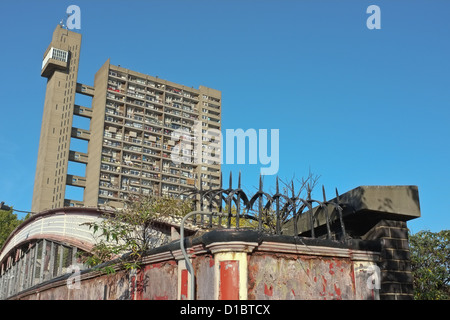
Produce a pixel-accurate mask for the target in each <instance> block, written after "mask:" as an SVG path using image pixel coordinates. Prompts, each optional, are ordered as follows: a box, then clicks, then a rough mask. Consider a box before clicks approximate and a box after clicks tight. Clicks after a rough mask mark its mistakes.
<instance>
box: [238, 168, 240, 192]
mask: <svg viewBox="0 0 450 320" xmlns="http://www.w3.org/2000/svg"><path fill="white" fill-rule="evenodd" d="M240 188H241V170H239V177H238V189H240Z"/></svg>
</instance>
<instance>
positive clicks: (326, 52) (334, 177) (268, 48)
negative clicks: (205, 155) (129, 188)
mask: <svg viewBox="0 0 450 320" xmlns="http://www.w3.org/2000/svg"><path fill="white" fill-rule="evenodd" d="M71 4H76V5H78V6H79V7H80V9H81V30H80V32H81V33H82V35H83V40H82V48H81V57H80V70H79V78H78V82H82V83H86V84H93V80H94V74H95V72H96V71H97V70H98V69H99V68H100V66H101V65H102V64H103V63H104V62H105V61H106V60H107V59H108V58H111V63H112V64H115V65H118V64H120V65H121V66H123V67H126V68H129V69H132V70H136V71H140V72H142V73H146V74H150V75H154V76H155V75H158V76H159V77H160V78H163V79H167V80H170V81H173V82H177V83H182V84H184V85H187V86H193V87H198V86H199V85H204V86H208V87H211V88H215V89H218V90H221V91H222V108H223V109H222V129H223V130H225V129H228V128H229V129H237V128H242V129H244V130H246V129H249V128H254V129H256V130H258V129H279V130H280V131H279V132H280V155H279V158H280V170H279V172H278V175H279V176H280V178H283V179H290V178H292V177H293V176H294V175H295V177H296V178H301V177H302V176H306V175H307V174H308V171H309V170H311V171H312V172H313V173H315V174H318V175H320V176H321V177H320V180H319V183H320V184H324V185H325V187H326V190H327V193H328V194H329V195H331V194H332V192H333V190H334V188H338V189H339V191H340V192H341V193H343V192H345V191H348V190H351V189H353V188H356V187H358V186H360V185H417V186H418V187H419V197H420V203H421V212H422V217H421V218H419V219H416V220H414V221H411V222H410V223H409V224H408V225H409V227H410V228H411V229H412V231H413V232H417V231H419V230H423V229H430V230H432V231H439V230H442V229H448V228H449V227H450V209H449V207H448V200H449V198H450V184H449V183H448V181H450V168H449V164H450V148H449V147H450V144H449V142H448V141H449V138H450V125H449V120H450V111H449V109H450V108H449V107H450V90H449V84H450V81H449V74H450V59H449V57H450V41H449V34H450V20H449V19H448V13H449V12H450V2H448V1H425V0H422V1H380V0H372V1H363V0H359V1H300V0H281V1H275V0H266V1H256V0H255V1H249V0H239V1H234V0H202V1H200V0H198V1H197V0H196V1H194V0H183V1H172V0H164V1H162V0H159V1H148V0H147V1H126V2H125V1H111V0H109V1H75V0H72V1H8V2H5V3H2V10H1V11H0V12H1V13H0V18H1V19H0V28H1V30H2V47H3V48H2V50H1V54H0V57H1V59H0V70H1V74H2V77H0V101H1V115H0V117H1V120H2V121H1V125H0V149H1V150H2V155H1V157H0V201H5V202H6V203H7V204H9V205H13V206H14V207H15V208H16V209H19V210H30V209H31V200H32V193H33V182H34V174H35V169H36V157H37V150H38V144H39V135H40V127H41V119H42V110H43V102H44V97H45V85H46V79H45V78H41V77H40V68H41V62H42V59H43V54H44V51H45V49H46V48H47V46H48V44H49V43H50V41H51V35H52V32H53V30H54V28H55V27H56V25H57V24H58V23H59V21H60V20H61V19H66V17H67V15H66V13H65V11H66V8H67V7H68V6H69V5H71ZM371 4H375V5H378V6H379V7H380V9H381V29H380V30H369V29H368V28H367V27H366V20H367V18H369V16H370V14H367V13H366V9H367V7H368V6H369V5H371ZM77 99H78V97H77ZM79 99H80V100H79V101H76V102H77V103H79V104H86V103H88V101H84V100H83V99H82V98H81V97H80V98H79ZM78 125H79V126H80V127H83V126H87V124H86V123H81V122H80V123H79V124H78ZM82 147H83V146H80V148H82ZM260 167H261V165H229V164H225V165H223V167H222V170H223V172H224V174H225V175H227V174H228V172H229V171H232V172H233V174H234V176H235V177H236V176H237V173H238V172H239V170H241V171H242V174H243V184H244V187H245V189H247V190H250V191H253V190H254V187H256V186H257V183H258V174H259V170H260ZM81 169H82V168H81ZM69 170H73V172H76V171H78V170H80V168H78V167H76V166H74V167H73V168H69ZM274 181H275V177H274V176H266V177H265V183H266V184H268V185H273V183H274ZM317 190H319V188H318V189H317ZM71 192H72V191H71ZM76 196H79V194H78V195H77V194H76V192H75V193H74V197H76ZM19 216H20V215H19Z"/></svg>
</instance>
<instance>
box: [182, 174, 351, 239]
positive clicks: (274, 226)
mask: <svg viewBox="0 0 450 320" xmlns="http://www.w3.org/2000/svg"><path fill="white" fill-rule="evenodd" d="M311 192H312V187H311V185H310V184H308V185H306V198H302V197H301V196H300V193H299V194H296V191H295V186H294V182H293V181H292V182H291V184H290V186H289V188H285V190H284V193H281V192H280V186H279V179H278V177H277V178H276V190H275V193H274V194H270V193H267V192H265V191H264V190H263V179H262V176H260V178H259V188H258V190H257V192H256V193H255V194H253V195H252V196H251V197H250V196H248V195H247V194H246V193H245V192H244V190H243V189H242V188H241V173H240V172H239V177H238V185H237V188H233V176H232V173H231V172H230V177H229V186H228V188H227V189H225V188H223V186H222V175H221V177H220V185H219V188H217V189H212V187H211V184H210V187H209V189H203V185H202V180H201V179H200V183H199V188H197V187H195V188H194V189H193V190H192V189H191V190H189V191H186V192H184V195H185V196H186V197H187V198H189V199H191V200H192V203H193V208H192V211H193V212H194V211H195V212H197V213H196V214H193V215H191V216H192V217H191V218H190V219H191V223H193V224H195V225H199V226H203V227H206V228H210V229H211V228H217V227H220V228H235V229H248V228H252V229H256V230H258V231H263V232H268V233H273V234H277V235H281V234H282V233H283V232H282V230H283V225H284V224H285V223H286V222H288V221H289V220H292V223H293V234H294V236H297V235H299V234H301V235H303V234H308V236H309V237H312V238H315V237H316V231H315V229H316V228H317V227H318V224H317V221H316V217H317V216H318V214H319V213H320V212H321V211H323V215H324V217H325V226H326V235H322V237H326V238H327V239H332V238H333V234H334V235H336V233H339V234H340V236H339V238H340V239H344V240H345V239H346V237H347V236H346V231H345V226H344V220H343V216H342V215H343V204H342V203H340V201H339V194H338V191H337V189H336V198H335V199H333V200H332V201H328V200H327V198H326V195H325V188H324V187H323V186H322V195H323V200H321V201H320V200H314V199H312V198H311ZM289 193H290V195H289ZM314 204H317V207H315V208H314V207H313V205H314ZM255 206H256V208H254V207H255ZM330 209H331V213H333V212H334V213H335V214H334V215H333V214H330ZM202 212H203V214H202ZM213 212H218V213H220V214H211V213H213ZM300 217H303V219H305V218H306V219H305V221H307V223H308V228H307V229H308V231H307V232H305V230H302V232H301V233H300V232H299V229H298V220H299V218H300ZM336 226H337V227H336ZM332 227H334V229H333V228H332ZM332 229H333V230H332Z"/></svg>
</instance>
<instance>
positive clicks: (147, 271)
mask: <svg viewBox="0 0 450 320" xmlns="http://www.w3.org/2000/svg"><path fill="white" fill-rule="evenodd" d="M177 273H178V267H177V263H176V261H173V260H172V261H168V262H162V263H154V264H150V265H147V266H145V267H144V268H143V269H141V270H140V271H139V273H138V275H137V278H138V279H139V280H138V281H137V286H136V288H137V290H136V291H137V292H136V295H137V300H176V299H177V285H178V275H177Z"/></svg>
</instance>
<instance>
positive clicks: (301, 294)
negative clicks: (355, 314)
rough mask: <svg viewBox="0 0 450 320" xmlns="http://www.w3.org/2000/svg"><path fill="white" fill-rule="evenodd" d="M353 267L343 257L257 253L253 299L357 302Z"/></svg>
mask: <svg viewBox="0 0 450 320" xmlns="http://www.w3.org/2000/svg"><path fill="white" fill-rule="evenodd" d="M352 266H353V264H352V261H350V260H349V259H342V258H332V259H328V258H327V259H326V258H311V257H309V256H302V255H294V254H283V255H270V254H253V255H252V256H251V257H250V259H249V288H248V291H249V299H257V300H263V299H281V300H298V299H302V300H304V299H324V300H327V299H328V300H335V299H338V300H340V299H355V286H354V280H353V267H352Z"/></svg>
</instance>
